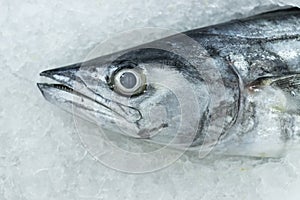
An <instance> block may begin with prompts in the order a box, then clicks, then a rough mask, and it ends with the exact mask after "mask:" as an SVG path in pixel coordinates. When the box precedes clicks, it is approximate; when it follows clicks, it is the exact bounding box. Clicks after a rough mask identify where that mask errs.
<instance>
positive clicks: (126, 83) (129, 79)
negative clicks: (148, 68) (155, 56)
mask: <svg viewBox="0 0 300 200" xmlns="http://www.w3.org/2000/svg"><path fill="white" fill-rule="evenodd" d="M120 83H121V84H122V86H123V87H125V88H126V89H133V88H134V87H135V86H136V83H137V78H136V76H135V74H133V73H131V72H125V73H123V74H122V75H121V76H120Z"/></svg>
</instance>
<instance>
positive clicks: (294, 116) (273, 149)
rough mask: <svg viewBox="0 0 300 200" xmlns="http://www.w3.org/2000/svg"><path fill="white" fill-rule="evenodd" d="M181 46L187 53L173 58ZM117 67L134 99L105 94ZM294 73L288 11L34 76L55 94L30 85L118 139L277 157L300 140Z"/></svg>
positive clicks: (295, 22) (296, 15)
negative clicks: (134, 83)
mask: <svg viewBox="0 0 300 200" xmlns="http://www.w3.org/2000/svg"><path fill="white" fill-rule="evenodd" d="M185 37H188V38H191V39H192V40H193V41H195V42H196V43H197V45H198V46H197V45H196V46H197V47H195V48H194V47H191V46H189V45H190V44H189V43H187V42H186V41H187V40H185ZM170 44H171V45H170ZM149 46H151V47H157V48H149ZM170 46H171V47H172V48H173V49H171V51H166V50H164V49H163V48H159V47H168V48H169V47H170ZM182 49H187V54H188V52H191V51H192V50H193V53H194V54H193V55H194V56H192V57H188V56H187V57H188V59H187V57H185V55H178V54H176V53H174V52H176V51H177V52H178V51H183V50H182ZM191 49H192V50H191ZM124 69H128V70H136V72H137V73H141V79H140V80H141V81H143V80H144V79H145V81H146V83H145V85H143V86H142V87H145V90H144V91H143V92H139V93H137V94H134V95H132V96H131V97H130V98H129V97H128V96H122V95H120V94H118V93H117V92H116V91H114V87H116V83H115V81H114V77H115V76H116V74H118V72H120V71H122V70H124ZM214 70H216V71H214ZM216 72H217V73H216ZM218 74H219V76H218ZM299 74H300V9H296V8H293V9H288V10H279V11H273V12H269V13H265V14H261V15H257V16H254V17H250V18H246V19H239V20H234V21H231V22H227V23H224V24H219V25H214V26H210V27H205V28H200V29H196V30H191V31H187V32H185V33H183V34H177V35H174V36H170V37H167V38H163V39H161V40H157V41H153V42H151V43H148V44H144V45H141V46H138V47H135V48H132V49H127V50H124V51H120V52H116V53H113V54H110V55H106V56H101V57H98V58H95V59H92V60H89V61H86V62H83V63H77V64H74V65H70V66H66V67H62V68H57V69H53V70H47V71H44V72H42V73H41V76H45V77H48V78H51V79H53V80H55V81H57V82H59V83H60V84H61V87H60V86H59V84H55V85H54V84H44V83H38V87H39V89H40V90H41V92H42V94H43V96H44V97H45V98H46V99H47V100H48V101H50V102H51V103H53V104H56V105H58V106H60V107H61V108H62V109H64V110H67V111H69V112H73V114H74V110H72V109H71V108H72V106H73V105H74V106H75V108H77V109H78V110H77V112H76V113H75V114H76V115H78V116H80V117H82V118H84V119H87V120H90V121H92V122H94V123H96V124H98V125H100V126H101V127H104V128H105V129H107V130H109V131H112V132H115V133H117V134H125V135H127V136H130V137H133V138H138V139H142V140H143V141H148V142H153V143H156V144H160V145H164V146H165V145H168V146H171V147H175V148H179V149H182V148H184V149H185V148H188V149H190V150H199V149H200V150H203V149H204V150H207V149H214V150H215V152H218V153H223V154H230V155H242V156H255V157H277V156H281V155H282V153H283V152H284V151H285V149H286V148H285V147H286V146H287V145H289V144H291V143H293V142H294V141H297V139H298V136H299V134H300V132H299V131H300V127H298V126H297V124H298V123H299V122H300V117H299V115H300V109H299V107H300V105H299V102H300V75H299ZM143 77H144V78H143ZM219 83H220V84H222V87H220V85H218V84H219ZM78 86H79V88H80V89H78ZM142 89H143V88H142ZM195 102H196V103H195ZM156 108H159V109H156ZM153 110H155V112H154V111H153ZM153 112H154V114H153ZM149 113H150V114H149ZM151 113H152V115H151ZM117 125H118V126H117ZM119 127H122V131H121V130H120V129H119ZM141 144H142V143H141Z"/></svg>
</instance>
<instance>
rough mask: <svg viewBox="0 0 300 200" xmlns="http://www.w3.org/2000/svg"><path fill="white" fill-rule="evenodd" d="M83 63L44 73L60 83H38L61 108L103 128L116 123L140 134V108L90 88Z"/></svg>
mask: <svg viewBox="0 0 300 200" xmlns="http://www.w3.org/2000/svg"><path fill="white" fill-rule="evenodd" d="M82 70H84V69H83V68H82V69H81V68H80V64H75V65H72V66H67V67H62V68H56V69H52V70H47V71H43V72H41V73H40V75H41V76H44V77H47V78H50V79H52V80H54V81H57V82H58V84H52V83H37V86H38V88H39V90H40V91H41V93H42V95H43V96H44V98H45V99H46V100H47V101H49V102H50V103H52V104H54V105H56V106H58V107H60V108H61V109H63V110H65V111H67V112H69V113H71V114H74V116H79V117H80V118H83V119H85V120H88V121H90V122H92V123H94V124H97V125H99V126H100V127H103V128H106V127H107V128H109V129H112V128H113V127H114V125H115V124H122V126H124V127H126V128H127V130H128V131H126V136H131V137H139V136H138V135H137V134H135V133H136V132H138V129H137V125H136V123H137V122H138V121H139V120H140V119H141V118H142V116H141V114H140V112H139V110H138V109H136V108H133V107H130V106H127V105H123V104H121V103H118V102H115V101H113V100H110V99H107V98H105V97H103V96H101V95H99V94H97V93H95V92H93V90H91V89H89V87H88V86H87V85H86V84H85V83H84V81H82V80H81V78H80V76H79V74H80V71H82Z"/></svg>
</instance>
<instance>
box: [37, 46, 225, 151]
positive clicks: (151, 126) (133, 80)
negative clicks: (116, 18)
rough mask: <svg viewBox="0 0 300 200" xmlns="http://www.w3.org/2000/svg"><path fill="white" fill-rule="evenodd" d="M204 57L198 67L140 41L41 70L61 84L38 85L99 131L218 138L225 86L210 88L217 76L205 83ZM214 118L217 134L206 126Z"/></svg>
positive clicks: (182, 143) (161, 139)
mask: <svg viewBox="0 0 300 200" xmlns="http://www.w3.org/2000/svg"><path fill="white" fill-rule="evenodd" d="M197 60H198V61H199V56H198V57H197ZM206 61H207V59H206ZM206 61H204V60H203V61H201V62H200V64H199V66H200V70H199V67H196V66H195V64H192V63H191V62H190V60H187V59H186V58H184V57H182V56H180V55H178V54H175V53H173V52H170V51H166V50H163V49H157V48H144V47H139V48H134V49H129V50H126V51H121V52H118V53H114V54H111V55H106V56H101V57H98V58H95V59H92V60H88V61H86V62H82V63H78V64H74V65H70V66H66V67H61V68H56V69H52V70H47V71H44V72H42V73H41V74H40V75H41V76H45V77H48V78H51V79H53V80H55V81H57V82H59V84H47V83H38V87H39V89H40V90H41V92H42V94H43V96H44V97H45V98H46V100H48V101H49V102H51V103H53V104H55V105H57V106H59V107H61V108H62V109H64V110H67V111H68V112H71V113H73V114H75V115H76V116H79V117H81V118H84V119H86V120H89V121H91V122H93V123H95V124H97V125H99V127H101V129H102V130H103V131H106V132H111V133H117V134H122V135H126V136H129V137H133V138H137V139H143V140H145V141H150V142H154V143H157V144H162V145H169V146H172V147H175V148H189V147H191V146H197V145H199V144H204V143H206V144H208V143H213V142H216V141H217V140H218V137H219V136H220V134H221V131H222V125H223V119H224V118H225V117H226V116H225V113H224V112H223V111H222V110H218V108H219V107H220V105H224V102H225V99H224V98H221V96H222V95H223V93H224V92H223V89H224V88H223V87H221V86H220V87H219V86H216V85H215V86H216V87H215V88H214V89H212V88H211V85H214V84H216V83H219V82H222V80H221V76H220V77H219V78H218V79H214V80H210V82H209V83H208V81H207V77H206V78H205V73H206V72H207V71H209V70H207V68H208V64H207V62H206ZM204 66H206V67H204ZM214 76H216V74H214ZM212 90H213V93H214V94H216V95H219V94H220V96H219V97H212V93H211V91H212ZM214 102H217V103H214ZM225 104H226V102H225ZM213 120H220V122H219V124H218V126H217V127H219V129H218V131H215V132H218V133H215V134H213V133H212V132H211V131H209V130H208V129H209V127H210V126H209V124H210V122H211V121H213ZM215 127H216V126H215ZM220 127H221V128H220ZM214 130H216V129H214ZM208 132H209V134H207V133H208ZM208 135H209V137H207V136H208ZM212 135H213V137H212ZM207 138H208V139H207ZM205 140H207V141H205Z"/></svg>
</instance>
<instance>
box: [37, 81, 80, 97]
mask: <svg viewBox="0 0 300 200" xmlns="http://www.w3.org/2000/svg"><path fill="white" fill-rule="evenodd" d="M36 85H37V87H38V88H39V90H40V91H41V93H42V94H43V96H44V92H45V90H46V89H49V88H54V89H59V90H62V91H65V92H69V93H72V94H80V93H79V92H76V91H75V90H74V89H73V88H71V87H68V86H66V85H63V84H56V83H37V84H36Z"/></svg>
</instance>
